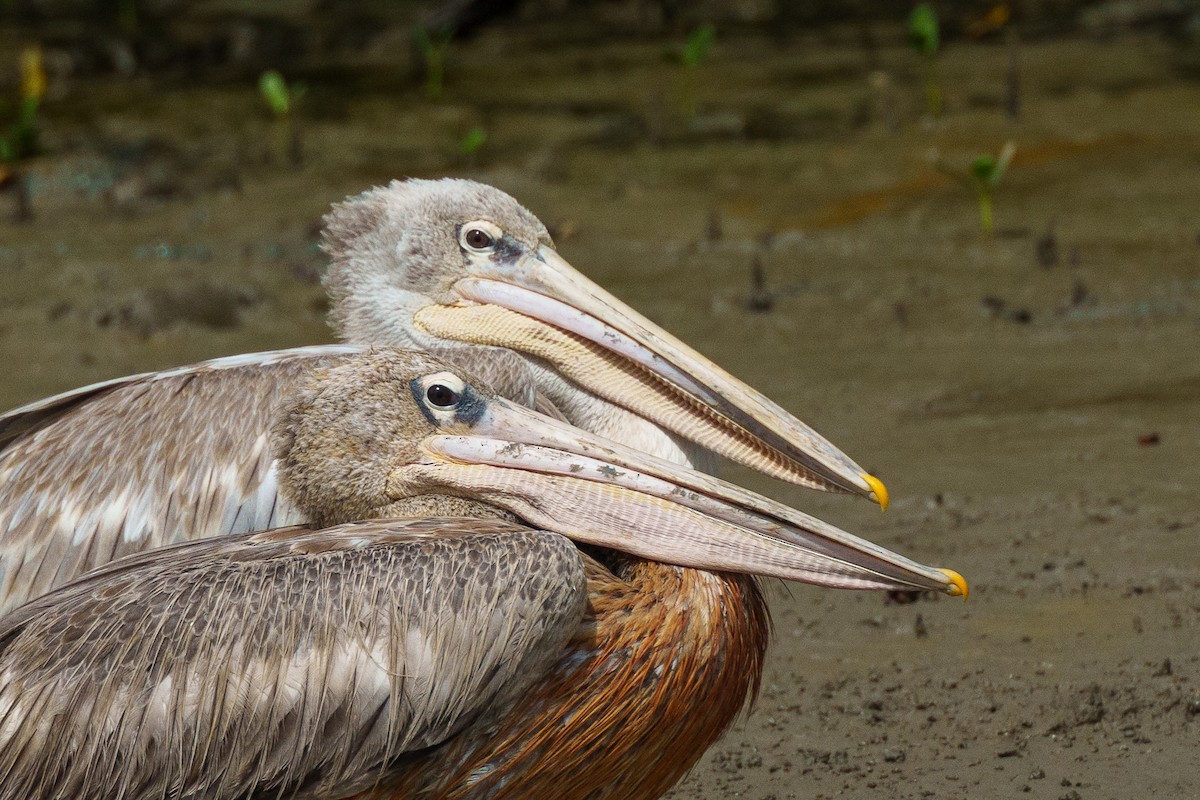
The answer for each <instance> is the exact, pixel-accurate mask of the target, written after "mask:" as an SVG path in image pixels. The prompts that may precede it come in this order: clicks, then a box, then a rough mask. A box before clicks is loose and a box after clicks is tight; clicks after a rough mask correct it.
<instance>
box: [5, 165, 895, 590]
mask: <svg viewBox="0 0 1200 800" xmlns="http://www.w3.org/2000/svg"><path fill="white" fill-rule="evenodd" d="M324 235H325V246H326V249H327V250H328V253H329V256H330V262H331V263H330V268H329V273H328V276H327V281H326V282H327V286H328V289H329V292H330V295H331V298H332V313H331V317H332V320H333V322H334V324H335V326H336V327H337V329H338V332H339V333H340V334H341V336H342V337H343V338H344V339H345V340H346V341H347V342H348V344H346V345H330V346H325V347H311V348H301V349H296V350H291V351H280V352H274V353H266V354H256V355H245V356H234V357H232V358H227V359H218V360H216V361H214V362H209V363H206V364H201V365H197V366H192V367H183V368H179V369H175V370H167V371H164V372H158V373H152V374H145V375H135V376H131V377H127V378H120V379H117V380H114V381H109V382H106V383H101V384H96V385H94V386H89V387H85V388H82V389H78V390H75V391H72V392H67V393H66V394H63V395H58V396H56V397H52V398H49V399H47V400H42V401H39V402H36V403H32V404H30V405H27V406H24V407H22V408H19V409H17V410H15V411H12V412H9V413H8V414H6V415H4V416H3V417H0V612H3V611H4V610H7V609H11V608H13V607H15V606H16V605H19V604H20V603H22V602H24V601H26V600H29V599H31V598H33V597H36V596H38V595H39V594H41V593H43V592H45V591H47V590H49V589H51V588H53V587H55V586H59V585H62V584H63V583H65V582H67V581H69V580H71V579H72V578H74V577H76V576H78V575H80V574H82V573H83V572H85V571H87V570H88V569H91V568H94V567H98V566H101V565H103V564H105V563H107V562H109V561H111V560H113V559H115V558H118V557H120V556H122V555H127V554H130V553H134V552H139V551H142V550H148V549H153V548H156V547H160V546H163V545H165V544H170V543H173V542H177V541H182V540H184V539H187V538H192V537H205V536H215V535H220V534H229V533H238V532H244V531H254V530H263V529H266V528H269V527H273V526H277V525H286V524H294V523H299V522H304V521H306V519H307V518H306V517H305V516H304V514H303V512H302V510H300V509H298V508H296V507H295V505H294V504H293V503H292V502H291V501H290V500H289V499H288V498H287V497H285V496H284V497H281V496H280V494H279V492H278V481H277V470H276V468H275V465H274V458H273V456H272V454H271V452H270V447H269V446H268V440H269V430H270V421H271V419H272V418H273V414H274V411H275V409H276V406H277V404H278V402H279V401H280V398H281V397H283V396H284V395H286V394H287V392H288V391H289V390H291V389H292V388H293V387H294V384H295V381H296V380H297V378H298V376H300V375H302V374H304V373H305V372H306V371H307V370H308V369H310V368H312V367H314V366H320V365H321V364H323V363H325V362H326V361H327V360H328V359H330V358H337V357H340V356H341V355H342V354H344V353H346V352H348V351H350V350H353V349H354V348H355V347H363V346H368V345H386V346H398V347H408V348H416V349H420V350H426V351H429V352H435V353H440V354H442V355H443V356H446V357H448V358H450V359H451V360H453V361H454V362H455V363H458V364H461V365H463V366H466V367H468V368H473V369H474V370H475V371H477V372H479V373H480V374H481V375H482V376H483V377H484V378H485V379H488V380H489V381H490V382H491V383H492V384H493V385H495V386H496V388H497V390H498V391H500V392H501V393H502V394H504V395H505V396H507V397H509V398H511V399H514V400H517V401H518V402H521V403H523V404H527V405H530V406H534V407H537V408H539V409H542V410H544V411H550V412H554V413H556V414H558V415H560V416H562V417H563V418H564V419H565V420H567V421H569V422H571V423H573V424H574V425H577V426H579V427H581V428H583V429H585V430H588V431H591V432H593V433H597V434H599V435H602V436H605V437H608V438H611V439H614V440H616V441H618V442H620V443H623V444H625V445H629V446H632V447H635V448H637V449H639V450H642V451H645V452H647V453H649V454H652V455H656V456H661V457H664V458H667V459H670V460H672V461H675V462H677V463H682V464H691V463H693V461H692V459H693V458H694V457H695V455H696V452H697V449H699V450H707V451H711V452H713V453H716V454H718V455H719V456H723V457H726V458H728V459H731V460H733V461H736V462H740V463H742V464H744V465H746V466H749V467H751V468H754V469H757V470H760V471H762V472H764V473H767V474H769V475H772V476H774V477H776V478H780V479H783V480H788V481H792V482H795V483H798V484H801V485H805V486H810V487H813V488H817V489H823V490H830V491H843V492H851V493H856V494H858V495H861V496H865V497H868V498H871V499H872V500H874V501H875V502H877V503H879V504H880V505H881V506H884V507H886V505H887V500H888V496H887V490H886V488H885V487H884V485H883V484H882V483H881V482H880V481H879V480H877V479H876V478H874V477H873V476H871V475H869V474H868V473H867V472H866V471H865V470H863V469H862V468H861V467H859V466H858V465H857V464H855V463H854V462H853V461H852V460H851V459H850V458H849V457H848V456H846V455H845V454H843V453H842V452H841V451H840V450H838V449H837V448H836V447H834V446H833V445H832V444H830V443H829V442H828V441H826V440H825V439H824V438H822V437H821V436H820V435H818V434H817V433H816V432H815V431H813V430H812V429H811V428H809V427H808V426H807V425H805V424H804V423H802V422H801V421H800V420H798V419H796V418H795V417H794V416H792V415H791V414H789V413H788V412H787V411H785V410H784V409H782V408H781V407H779V406H778V405H776V404H775V403H773V402H771V401H770V400H769V399H767V398H766V397H765V396H763V395H762V394H761V393H760V392H758V391H757V390H755V389H754V388H752V387H750V386H748V385H746V384H745V383H743V382H742V381H740V380H738V379H736V378H734V377H733V376H731V375H730V374H728V373H727V372H725V371H723V370H722V369H720V368H719V367H718V366H716V365H715V364H713V363H712V362H710V361H709V360H707V359H706V358H704V357H703V356H702V355H700V354H699V353H697V352H695V351H694V350H692V349H691V348H689V347H688V346H687V345H685V344H683V343H682V342H680V341H679V340H677V339H675V338H674V337H672V336H671V335H670V334H669V333H667V332H666V331H664V330H662V329H661V328H659V327H658V326H657V325H655V324H654V323H652V322H651V321H649V320H648V319H646V318H645V317H643V316H641V315H640V314H638V313H637V312H636V311H634V310H633V309H632V308H630V307H629V306H627V305H626V304H624V303H622V302H621V301H620V300H618V299H617V298H615V297H613V296H612V295H610V294H609V293H607V292H605V291H604V290H603V289H601V288H600V287H599V286H597V285H596V284H594V283H592V282H591V281H589V280H588V279H587V278H585V277H584V276H583V275H581V274H580V273H579V272H577V271H575V270H574V269H573V268H572V267H571V266H570V265H569V264H568V263H567V262H566V261H565V260H564V259H563V258H562V257H561V256H560V255H558V253H557V252H556V251H555V250H554V247H553V244H552V242H551V240H550V236H549V235H548V234H547V232H546V228H545V226H544V225H542V223H541V222H539V221H538V219H537V218H536V217H534V216H533V214H531V213H530V212H529V211H527V210H526V209H525V208H523V207H522V206H521V205H520V204H519V203H518V202H517V201H516V200H514V199H513V198H512V197H510V196H508V195H507V194H504V193H503V192H501V191H499V190H497V189H494V188H492V187H489V186H484V185H481V184H478V183H473V182H470V181H464V180H449V179H447V180H437V181H427V180H408V181H403V182H394V183H392V184H391V185H389V186H387V187H383V188H377V189H374V190H371V191H368V192H366V193H364V194H362V195H359V196H357V197H354V198H352V199H350V200H348V201H347V202H344V203H341V204H339V205H337V206H336V207H334V209H333V210H332V211H331V212H330V213H329V214H328V216H327V217H326V218H325V234H324Z"/></svg>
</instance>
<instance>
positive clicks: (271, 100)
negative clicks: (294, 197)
mask: <svg viewBox="0 0 1200 800" xmlns="http://www.w3.org/2000/svg"><path fill="white" fill-rule="evenodd" d="M258 92H259V94H261V95H262V98H263V102H265V103H266V104H267V108H268V109H270V111H271V114H272V115H273V116H274V117H275V120H276V125H277V126H278V128H279V134H278V138H279V140H280V143H279V150H280V152H281V153H286V155H287V161H288V163H289V164H291V165H292V166H293V167H295V168H299V167H300V166H301V165H302V164H303V163H304V138H303V132H302V130H301V128H300V119H299V114H298V113H297V106H298V105H299V104H300V101H301V99H303V98H304V95H305V94H307V92H308V87H306V86H305V85H304V84H303V83H296V84H293V85H292V86H288V83H287V81H286V80H284V78H283V76H282V75H281V74H279V72H277V71H276V70H273V69H271V70H267V71H266V72H264V73H263V74H262V75H261V76H259V79H258Z"/></svg>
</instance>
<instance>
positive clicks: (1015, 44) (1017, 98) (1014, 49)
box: [1004, 28, 1021, 122]
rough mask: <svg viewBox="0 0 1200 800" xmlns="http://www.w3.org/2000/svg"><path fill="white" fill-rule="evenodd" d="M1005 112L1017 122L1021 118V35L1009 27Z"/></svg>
mask: <svg viewBox="0 0 1200 800" xmlns="http://www.w3.org/2000/svg"><path fill="white" fill-rule="evenodd" d="M1004 112H1005V113H1006V114H1007V115H1008V118H1009V119H1011V120H1012V121H1014V122H1016V121H1017V120H1019V119H1020V118H1021V37H1020V35H1019V34H1018V33H1017V29H1016V28H1009V29H1008V73H1007V75H1006V76H1005V81H1004Z"/></svg>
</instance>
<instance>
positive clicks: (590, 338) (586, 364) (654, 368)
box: [415, 246, 888, 508]
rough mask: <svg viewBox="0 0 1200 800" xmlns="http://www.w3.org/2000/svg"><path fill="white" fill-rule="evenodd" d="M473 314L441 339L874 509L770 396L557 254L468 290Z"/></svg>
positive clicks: (464, 314) (449, 322)
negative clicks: (524, 358) (477, 348)
mask: <svg viewBox="0 0 1200 800" xmlns="http://www.w3.org/2000/svg"><path fill="white" fill-rule="evenodd" d="M454 288H455V290H456V291H457V292H458V294H459V295H460V296H461V297H462V298H463V299H464V301H465V302H467V303H469V304H470V305H462V306H446V305H431V306H426V307H425V308H423V309H421V310H420V311H419V312H417V314H416V316H415V322H416V324H417V325H419V326H420V327H422V328H424V329H425V330H427V331H428V332H430V333H432V334H433V335H435V336H439V337H441V338H446V339H455V340H459V341H466V342H472V343H475V344H488V345H495V346H499V347H506V348H508V349H511V350H517V351H521V352H524V353H528V354H530V355H533V356H536V357H538V358H541V359H544V360H546V361H548V362H550V363H551V364H553V365H554V367H555V369H556V370H558V372H559V373H560V374H562V375H564V376H565V377H567V378H568V379H570V380H571V381H574V382H575V383H578V384H580V385H582V386H583V387H585V388H587V389H588V390H589V391H590V392H592V393H594V394H596V395H598V396H600V397H602V398H604V399H605V400H608V401H609V402H611V403H613V404H615V405H618V406H621V407H623V408H625V409H627V410H629V411H631V412H633V413H635V414H638V415H639V416H642V417H644V418H646V419H649V420H652V421H654V422H655V423H657V424H659V425H661V426H663V427H664V428H666V429H668V430H670V431H671V432H673V433H675V434H676V435H678V436H680V437H683V438H685V439H688V440H690V441H693V442H695V443H696V444H699V445H700V446H702V447H704V448H707V449H709V450H711V451H713V452H715V453H717V454H719V455H721V456H724V457H726V458H728V459H730V460H732V461H736V462H739V463H741V464H744V465H746V466H748V467H751V468H753V469H756V470H759V471H761V472H765V473H767V474H768V475H772V476H774V477H776V478H780V479H783V480H787V481H791V482H793V483H798V484H801V485H803V486H809V487H812V488H816V489H823V490H827V491H845V492H853V493H855V494H860V495H863V496H865V497H869V498H870V499H872V500H874V501H875V502H877V503H879V504H880V505H881V506H883V507H884V508H886V507H887V503H888V495H887V489H886V488H885V487H884V485H883V483H882V482H880V481H879V479H877V478H875V477H874V476H872V475H869V474H867V472H866V471H865V470H863V468H862V467H860V466H858V465H857V464H855V463H854V462H853V461H851V460H850V458H849V457H848V456H847V455H845V454H844V453H842V451H840V450H838V449H837V448H836V447H834V446H833V445H832V444H830V443H829V442H828V441H827V440H826V439H825V438H824V437H822V436H821V435H820V434H818V433H817V432H816V431H814V430H813V429H812V428H810V427H808V426H807V425H805V424H804V423H803V422H801V421H800V420H798V419H796V417H794V416H792V415H791V414H790V413H788V412H787V411H785V410H784V409H783V408H781V407H780V406H779V405H777V404H776V403H774V402H772V401H771V400H770V399H768V398H767V397H765V396H764V395H763V394H762V393H760V392H758V391H756V390H755V389H753V388H751V387H750V386H748V385H747V384H745V383H743V382H742V381H740V380H738V379H737V378H735V377H733V376H732V375H730V374H729V373H728V372H726V371H725V370H723V369H721V368H720V367H718V366H717V365H716V364H714V363H713V362H711V361H709V360H708V359H707V358H705V357H704V356H702V355H700V354H699V353H697V352H696V351H695V350H693V349H691V348H690V347H688V346H687V345H686V344H684V343H683V342H681V341H679V340H678V339H676V338H675V337H674V336H672V335H671V334H669V333H667V332H666V331H664V330H663V329H662V328H660V327H659V326H657V325H655V324H654V323H653V322H651V321H650V320H648V319H646V318H645V317H643V316H642V315H641V314H639V313H638V312H636V311H634V310H633V309H632V308H630V307H629V306H628V305H626V304H625V303H622V302H621V301H620V300H618V299H617V298H615V297H613V296H612V295H611V294H609V293H608V292H606V291H604V290H603V289H601V288H600V287H599V286H597V285H596V284H595V283H593V282H592V281H590V280H588V279H587V278H586V277H584V276H583V275H582V274H580V273H579V272H577V271H576V270H575V269H574V268H573V267H572V266H571V265H570V264H568V263H567V262H566V260H564V259H563V258H562V256H560V255H558V253H556V252H555V251H554V250H553V249H552V248H550V247H547V246H542V247H540V248H539V249H538V250H537V251H536V252H535V253H531V254H526V255H524V256H522V257H520V258H519V259H518V260H517V261H516V262H515V263H509V264H506V265H505V267H504V270H503V271H502V272H501V271H500V270H499V269H497V270H496V271H495V274H492V275H488V276H485V277H470V278H464V279H462V280H459V281H458V282H457V283H456V284H455V286H454Z"/></svg>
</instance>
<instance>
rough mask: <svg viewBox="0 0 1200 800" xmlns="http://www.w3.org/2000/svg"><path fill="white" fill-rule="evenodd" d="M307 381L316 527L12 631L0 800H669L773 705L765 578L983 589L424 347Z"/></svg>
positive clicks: (5, 658) (176, 561) (58, 593)
mask: <svg viewBox="0 0 1200 800" xmlns="http://www.w3.org/2000/svg"><path fill="white" fill-rule="evenodd" d="M298 387H299V388H298V389H296V390H295V391H294V393H293V394H291V396H290V398H289V399H287V400H285V402H284V403H283V404H282V405H281V408H282V409H283V410H282V413H281V414H280V419H279V421H278V423H277V424H276V426H275V427H274V430H273V435H272V442H271V444H270V447H271V451H272V453H273V454H274V455H275V457H276V459H277V461H278V464H279V482H280V490H281V493H282V495H283V496H284V497H286V498H288V499H289V500H290V501H291V502H293V503H294V504H295V505H296V507H298V508H299V509H301V510H302V512H303V513H304V514H305V515H306V516H307V517H308V518H309V519H310V520H312V525H311V526H308V527H290V528H283V529H277V530H272V531H268V532H254V533H241V534H231V535H227V536H221V537H211V538H206V539H197V540H193V541H188V542H184V543H181V544H175V545H172V546H167V547H163V548H159V549H156V550H150V551H147V552H143V553H137V554H134V555H131V556H128V557H125V558H123V559H119V560H116V561H114V562H111V563H109V564H107V565H106V566H103V567H101V568H99V569H97V570H95V571H92V572H90V573H88V574H86V575H83V576H81V577H78V578H76V579H74V580H73V581H71V582H68V583H67V584H65V585H63V586H61V587H59V588H57V589H55V590H53V591H51V592H49V593H47V594H45V595H43V596H41V597H38V598H36V599H34V600H32V601H30V602H29V603H27V604H25V605H24V606H22V607H20V608H18V609H17V610H15V611H13V612H11V613H10V614H8V615H7V616H5V617H4V618H2V619H0V676H2V679H0V797H3V798H6V799H7V798H27V799H28V800H59V799H64V800H65V798H77V799H78V800H90V799H92V798H95V800H100V798H110V797H121V798H125V799H126V800H141V799H142V798H145V799H147V800H149V798H162V797H177V798H207V799H208V800H224V799H226V798H230V799H232V798H250V797H255V798H257V797H295V798H349V797H357V798H410V797H436V798H519V797H528V798H542V797H554V798H558V799H559V800H570V799H571V798H591V799H592V800H600V799H601V798H622V800H637V798H653V797H658V796H659V795H661V794H662V793H663V792H664V791H665V790H666V789H667V788H669V787H670V786H671V785H672V784H673V783H675V781H676V780H677V779H678V778H679V777H680V776H681V775H682V774H683V773H684V772H686V771H687V769H688V768H689V767H690V766H691V765H692V764H693V763H694V762H695V760H696V758H697V757H698V756H699V755H700V754H701V753H703V751H704V749H705V748H706V747H707V746H708V745H709V744H711V743H712V742H713V741H714V740H715V739H716V738H717V737H718V736H719V735H720V733H721V732H722V731H723V730H724V729H725V728H726V726H727V725H728V724H729V723H730V721H731V720H732V719H733V717H734V716H735V715H736V713H737V712H738V710H739V709H740V708H741V706H742V704H743V702H744V700H745V699H746V697H747V695H748V694H752V693H753V692H754V691H755V690H756V689H757V686H758V680H759V676H760V669H761V663H762V658H763V653H764V649H765V645H766V641H767V611H766V607H765V604H764V602H763V598H762V596H761V594H760V593H759V590H758V587H757V585H756V582H755V579H754V578H752V577H749V576H750V575H763V576H773V577H779V578H785V579H789V580H800V581H806V582H809V583H814V584H819V585H824V586H833V587H846V588H880V589H882V588H896V587H902V588H918V589H923V590H934V591H939V592H943V593H945V594H948V595H962V594H965V591H966V584H965V583H964V582H963V580H962V578H961V577H959V576H958V575H957V573H954V572H953V571H950V570H941V569H934V568H930V567H926V566H923V565H920V564H917V563H915V562H912V561H909V560H908V559H907V558H904V557H903V556H900V555H898V554H896V553H892V552H890V551H888V550H886V549H884V548H881V547H878V546H876V545H873V544H871V543H869V542H866V541H864V540H862V539H859V538H857V537H855V536H852V535H850V534H848V533H845V532H843V531H840V530H838V529H836V528H833V527H832V526H829V525H827V524H824V523H822V522H820V521H818V520H816V519H813V518H811V517H808V516H806V515H804V514H801V513H800V512H797V511H794V510H792V509H790V508H787V507H785V506H782V505H780V504H778V503H775V502H773V501H771V500H768V499H766V498H764V497H760V496H757V495H755V494H752V493H751V492H748V491H745V490H742V489H740V488H738V487H735V486H732V485H730V484H727V483H724V482H722V481H720V480H718V479H716V478H714V477H711V476H708V475H704V474H702V473H698V472H695V471H692V470H690V469H688V468H686V467H683V466H680V465H676V464H674V463H672V462H669V461H667V460H665V459H661V458H657V457H654V456H651V455H647V454H643V453H639V452H637V451H635V450H633V449H631V448H627V447H624V446H622V445H620V444H617V443H614V442H610V441H606V440H604V439H602V438H600V437H598V436H596V435H595V434H591V433H587V432H584V431H582V430H579V429H575V428H572V427H570V426H569V425H567V424H565V423H563V422H561V421H557V420H554V419H552V418H550V417H546V416H543V415H540V414H538V413H537V412H535V411H531V410H528V409H526V408H524V407H522V406H520V405H518V404H515V403H511V402H508V401H506V400H504V399H501V398H499V397H498V396H497V395H496V394H495V393H494V392H492V391H491V390H490V389H489V388H488V387H487V386H486V385H485V384H484V383H483V382H482V381H481V380H479V379H477V378H474V377H472V376H470V375H469V374H467V373H465V372H463V371H462V370H460V369H458V368H456V367H453V366H451V365H450V364H448V363H446V362H443V361H440V360H438V359H436V358H433V357H431V356H429V355H427V354H418V353H411V352H410V353H401V352H395V351H372V352H367V353H351V354H343V355H337V356H327V357H326V358H325V360H324V362H323V365H322V366H321V367H320V368H318V369H316V370H315V371H314V373H313V374H312V375H311V377H309V378H308V379H307V380H302V381H299V382H298ZM446 515H454V516H453V517H447V516H446ZM363 520H366V521H363ZM577 545H578V546H579V547H577ZM580 547H582V548H585V549H580Z"/></svg>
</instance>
